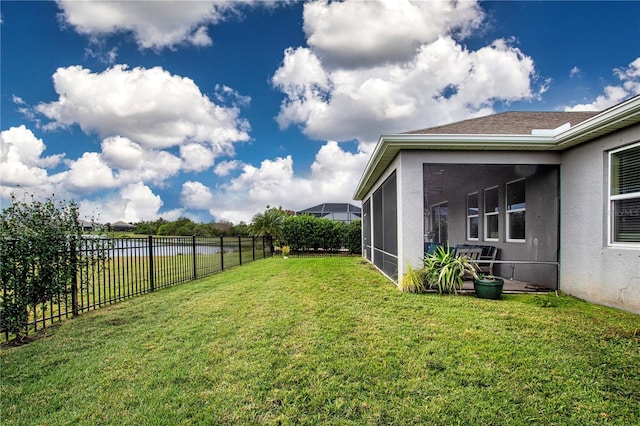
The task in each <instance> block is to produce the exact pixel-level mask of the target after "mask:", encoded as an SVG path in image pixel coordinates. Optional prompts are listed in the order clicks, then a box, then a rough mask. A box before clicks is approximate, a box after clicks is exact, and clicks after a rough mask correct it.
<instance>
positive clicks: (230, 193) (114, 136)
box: [0, 0, 640, 223]
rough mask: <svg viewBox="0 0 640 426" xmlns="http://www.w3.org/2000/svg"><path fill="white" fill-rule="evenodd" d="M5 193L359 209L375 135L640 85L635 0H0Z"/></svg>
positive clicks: (153, 208) (638, 5) (84, 203)
mask: <svg viewBox="0 0 640 426" xmlns="http://www.w3.org/2000/svg"><path fill="white" fill-rule="evenodd" d="M0 13H1V18H2V23H1V25H0V31H1V50H0V52H1V123H0V124H1V128H0V131H1V132H2V133H1V139H0V142H1V144H2V146H1V151H0V154H1V155H0V201H1V202H2V206H3V207H4V206H6V205H7V203H8V200H9V197H10V194H11V193H12V192H15V193H17V194H20V193H22V192H28V193H31V194H35V195H37V196H48V195H51V194H55V196H56V198H61V199H66V200H70V199H73V200H75V201H77V202H78V203H79V205H80V207H81V215H82V216H83V217H86V218H90V217H98V219H99V221H101V222H115V221H117V220H126V221H130V222H136V221H140V220H153V219H156V218H158V217H163V218H165V219H168V220H174V219H177V218H178V217H181V216H186V217H190V218H192V219H193V220H195V221H198V222H208V221H210V220H230V221H232V222H234V223H238V222H240V221H247V222H248V221H250V220H251V217H252V216H253V215H254V214H255V213H258V212H261V211H263V210H264V208H265V206H266V205H282V206H283V207H284V208H287V209H292V210H300V209H304V208H307V207H310V206H313V205H315V204H319V203H322V202H351V201H352V200H351V197H352V195H353V191H354V189H355V186H356V184H357V182H358V180H359V178H360V176H361V173H362V171H363V170H364V167H365V165H366V162H367V160H368V158H369V155H370V153H371V152H372V150H373V148H374V146H375V143H376V142H377V139H378V136H379V135H380V134H387V133H395V132H403V131H408V130H413V129H419V128H425V127H430V126H434V125H439V124H445V123H448V122H452V121H457V120H462V119H466V118H471V117H477V116H482V115H487V114H490V113H495V112H501V111H506V110H540V111H556V110H585V109H588V110H601V109H604V108H607V107H609V106H611V105H614V104H616V103H619V102H620V101H622V100H624V99H626V98H629V97H631V96H633V95H636V94H638V93H640V25H639V24H638V22H639V20H640V2H636V1H626V2H609V1H608V2H593V1H585V2H555V1H552V2H507V1H500V2H479V3H478V2H472V1H463V2H435V1H421V2H408V1H401V0H397V1H390V2H382V1H373V0H371V1H351V0H346V1H344V2H326V1H313V2H286V1H279V2H265V1H251V0H247V1H220V0H218V1H197V2H178V1H175V2H164V1H163V2H151V1H147V2H136V1H132V2H98V1H87V2H79V1H62V0H60V1H57V2H36V1H2V2H1V6H0Z"/></svg>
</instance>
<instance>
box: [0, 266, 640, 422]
mask: <svg viewBox="0 0 640 426" xmlns="http://www.w3.org/2000/svg"><path fill="white" fill-rule="evenodd" d="M639 329H640V319H639V317H638V316H637V315H633V314H630V313H625V312H620V311H616V310H613V309H609V308H605V307H601V306H596V305H591V304H588V303H585V302H582V301H579V300H576V299H573V298H570V297H567V296H560V297H556V296H555V295H549V296H526V295H517V296H516V295H505V296H504V300H501V301H493V300H480V299H475V298H473V297H468V296H439V295H434V294H429V295H424V294H408V293H402V292H399V291H398V290H397V289H396V288H395V287H394V286H393V285H391V284H390V283H389V282H388V281H387V280H386V279H384V278H383V277H381V275H380V274H379V273H378V272H376V271H374V270H373V269H372V268H371V267H370V266H369V265H368V264H364V263H362V262H361V261H360V260H359V259H357V258H313V259H306V258H305V259H293V258H290V259H286V260H285V259H281V258H274V259H267V260H263V261H260V262H253V263H251V264H249V265H246V266H244V267H242V268H235V269H232V270H230V271H227V272H223V273H220V274H217V275H213V276H211V277H209V278H206V279H203V280H199V281H196V282H193V283H189V284H185V285H182V286H177V287H171V288H167V289H164V290H162V291H157V292H155V293H153V294H150V295H146V296H144V297H139V298H135V299H131V300H129V301H127V302H125V303H121V304H118V305H113V306H110V307H107V308H104V309H101V310H98V311H94V312H91V313H87V314H85V315H83V316H81V317H79V318H77V319H74V320H72V321H66V322H63V323H62V324H61V325H59V326H58V327H56V328H55V329H47V331H46V334H44V335H42V336H41V338H39V339H37V340H35V341H33V342H32V343H30V344H28V345H25V346H20V347H11V348H4V349H2V350H0V367H1V385H0V410H1V412H0V416H1V417H0V418H1V419H2V423H3V424H4V425H27V424H28V425H44V424H47V425H57V424H79V425H85V424H86V425H94V424H114V425H116V424H117V425H120V424H158V425H161V424H166V425H174V424H186V425H189V424H207V425H208V424H340V425H343V424H346V425H349V424H353V425H361V424H420V425H424V424H510V425H514V424H515V425H519V424H521V425H524V424H527V425H529V424H541V425H542V424H544V425H550V424H557V425H564V424H581V425H582V424H587V425H588V424H601V423H604V422H606V423H610V424H619V425H629V424H640V412H639V411H638V403H639V402H640V373H639V368H638V367H639V366H640V350H639V345H640V338H639V333H640V330H639Z"/></svg>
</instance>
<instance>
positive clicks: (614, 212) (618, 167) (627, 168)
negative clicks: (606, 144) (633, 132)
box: [609, 143, 640, 245]
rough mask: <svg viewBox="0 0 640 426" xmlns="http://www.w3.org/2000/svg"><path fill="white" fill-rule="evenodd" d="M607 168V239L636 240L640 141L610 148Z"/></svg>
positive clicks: (639, 215) (639, 231)
mask: <svg viewBox="0 0 640 426" xmlns="http://www.w3.org/2000/svg"><path fill="white" fill-rule="evenodd" d="M609 170H610V188H609V217H610V218H611V219H610V220H611V230H610V242H611V243H613V244H628V243H636V244H637V243H640V143H638V144H635V145H632V146H631V147H627V148H623V149H619V150H616V151H612V152H611V153H610V154H609ZM634 245H635V244H634Z"/></svg>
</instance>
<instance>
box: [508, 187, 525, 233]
mask: <svg viewBox="0 0 640 426" xmlns="http://www.w3.org/2000/svg"><path fill="white" fill-rule="evenodd" d="M506 201H507V241H510V242H525V210H526V203H525V193H524V179H521V180H517V181H514V182H509V183H507V195H506Z"/></svg>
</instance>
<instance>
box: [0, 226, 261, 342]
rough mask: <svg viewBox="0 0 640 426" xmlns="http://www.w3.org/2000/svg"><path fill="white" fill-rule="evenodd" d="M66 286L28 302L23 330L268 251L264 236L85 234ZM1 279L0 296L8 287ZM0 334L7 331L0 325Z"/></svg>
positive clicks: (6, 293)
mask: <svg viewBox="0 0 640 426" xmlns="http://www.w3.org/2000/svg"><path fill="white" fill-rule="evenodd" d="M76 250H80V253H79V254H80V256H79V259H84V260H87V261H80V262H79V263H78V267H77V268H76V270H77V273H76V276H75V279H74V280H72V282H71V283H69V286H68V288H67V291H65V292H64V293H63V294H59V295H57V296H56V297H54V298H52V299H51V300H49V301H47V302H45V303H42V304H39V305H37V306H33V307H31V308H30V312H29V319H28V323H27V324H25V333H24V334H28V333H30V332H35V331H37V330H39V329H41V328H44V327H46V326H47V324H49V325H51V324H53V323H54V322H56V321H60V320H61V319H62V318H69V317H72V316H76V315H79V314H80V313H81V312H85V311H90V310H92V309H97V308H99V307H101V306H104V305H109V304H113V303H117V302H119V301H121V300H124V299H128V298H130V297H134V296H137V295H141V294H144V293H148V292H151V291H154V290H156V289H159V288H163V287H169V286H172V285H175V284H179V283H183V282H187V281H192V280H195V279H198V278H202V277H205V276H207V275H211V274H214V273H216V272H219V271H222V270H224V269H227V268H230V267H233V266H238V265H242V264H244V263H247V262H251V261H254V260H257V259H263V258H266V257H271V256H273V253H272V251H271V240H270V238H269V237H153V236H149V237H145V238H119V239H103V238H99V239H91V238H87V239H86V240H84V241H83V243H81V244H79V245H78V246H77V248H76ZM3 261H4V260H3ZM5 284H6V283H3V286H2V287H3V288H2V295H3V300H5V301H6V300H8V299H10V298H11V297H12V289H10V288H7V286H6V285H5ZM1 332H2V335H3V336H4V339H5V340H9V339H10V338H11V337H12V336H11V335H10V334H9V332H8V331H6V330H1Z"/></svg>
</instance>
